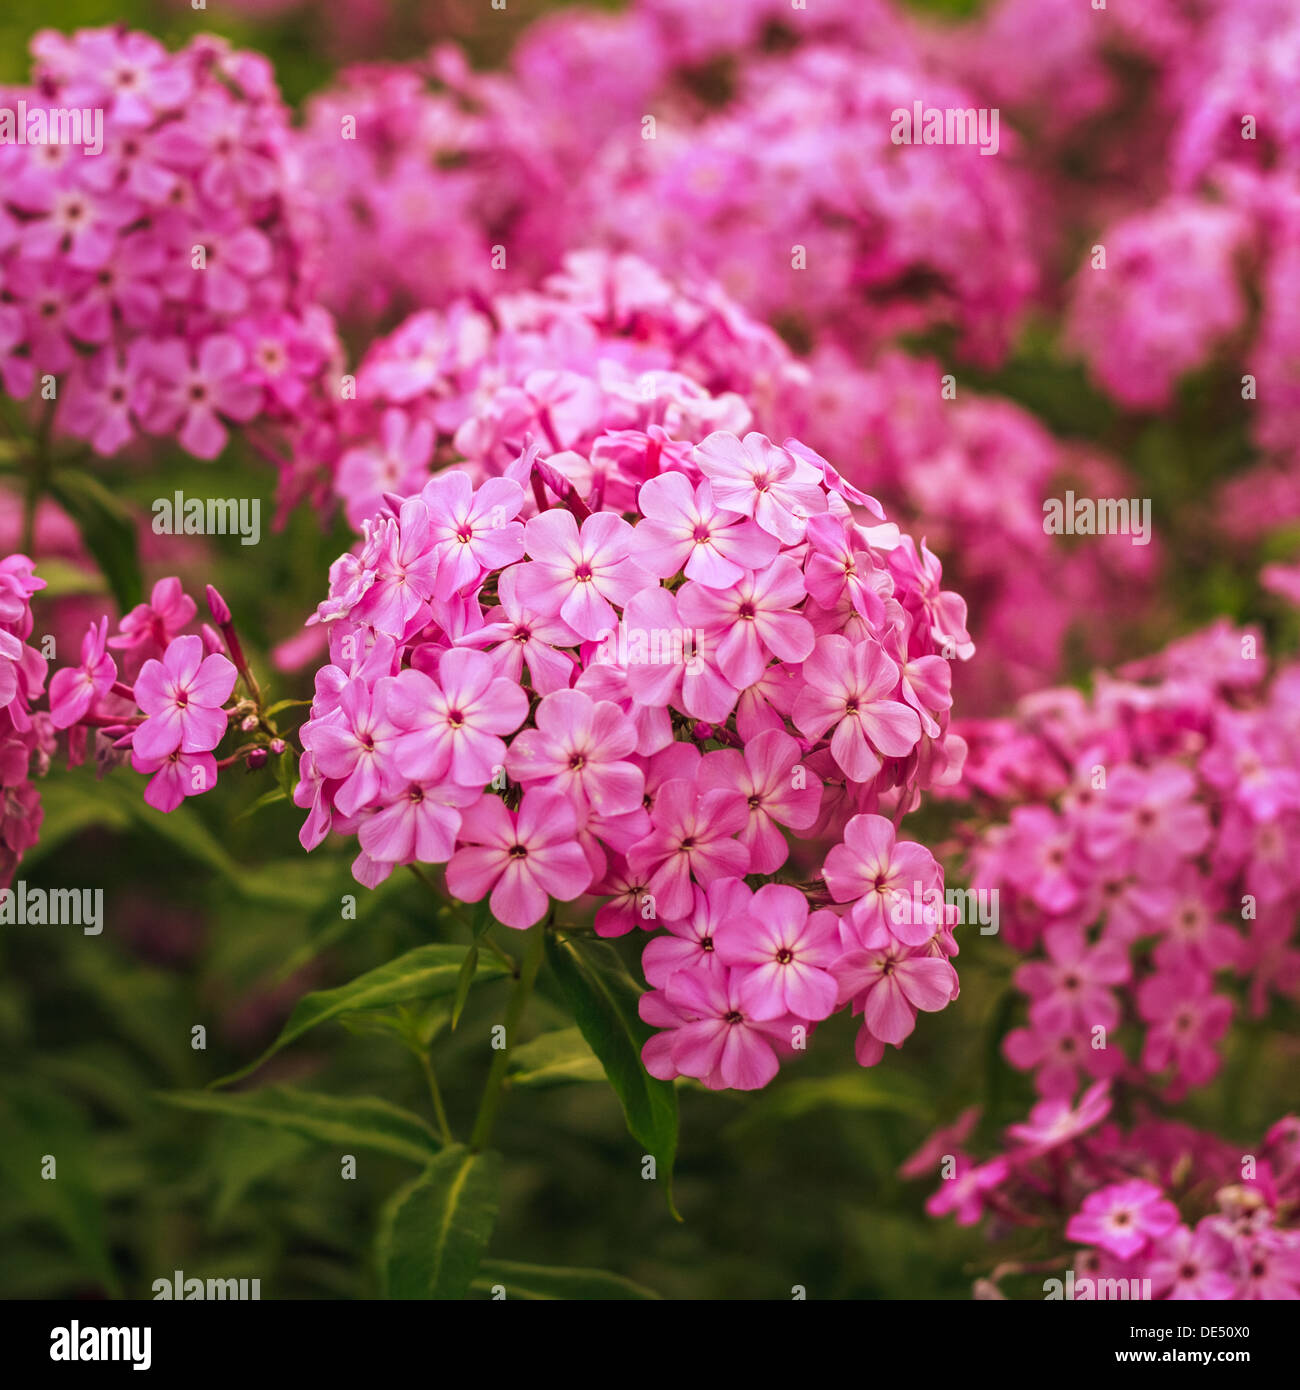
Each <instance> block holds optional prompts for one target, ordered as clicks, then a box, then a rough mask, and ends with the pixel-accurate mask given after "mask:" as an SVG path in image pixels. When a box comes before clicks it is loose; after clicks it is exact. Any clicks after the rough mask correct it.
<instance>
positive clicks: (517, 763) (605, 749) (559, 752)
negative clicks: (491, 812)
mask: <svg viewBox="0 0 1300 1390" xmlns="http://www.w3.org/2000/svg"><path fill="white" fill-rule="evenodd" d="M535 722H536V724H537V727H536V728H535V729H524V730H523V731H522V732H521V733H520V734H519V735H518V736H517V737H516V738H515V741H514V742H513V743H512V744H511V745H510V751H509V753H508V754H507V755H506V771H507V772H508V773H509V774H510V776H511V777H513V778H514V779H515V781H517V782H523V783H526V784H533V783H535V784H537V785H538V786H541V787H544V788H545V789H546V790H548V791H553V792H558V793H559V794H561V795H562V796H566V797H568V798H569V799H570V800H571V801H572V802H573V805H574V808H575V809H576V810H577V811H579V812H580V813H585V812H586V811H587V810H589V809H598V810H599V811H600V813H601V814H602V815H619V814H621V813H622V812H625V811H632V810H636V809H639V808H640V806H641V801H642V797H643V796H644V795H645V775H644V773H642V771H641V769H640V768H639V767H637V766H636V764H635V763H632V762H628V761H627V758H628V755H629V754H631V753H632V752H634V750H635V749H636V729H635V727H634V726H633V724H632V721H631V720H630V719H628V718H627V716H626V715H625V714H624V713H623V712H622V711H621V710H620V709H619V707H618V706H617V705H615V704H612V703H611V702H610V701H608V700H592V699H591V698H590V697H589V696H587V695H584V694H583V692H582V691H581V690H557V691H556V692H555V693H554V694H553V695H548V696H546V698H545V699H544V700H542V701H541V703H540V704H539V705H538V707H537V712H536V716H535Z"/></svg>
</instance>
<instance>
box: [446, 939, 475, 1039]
mask: <svg viewBox="0 0 1300 1390" xmlns="http://www.w3.org/2000/svg"><path fill="white" fill-rule="evenodd" d="M477 969H478V947H477V946H471V947H470V948H469V950H468V951H466V952H465V960H464V963H463V964H462V965H461V967H460V979H458V980H457V981H456V997H455V999H454V1000H453V1001H452V1005H451V1030H452V1032H453V1033H454V1032H455V1031H456V1025H457V1024H458V1023H459V1022H460V1014H461V1010H462V1009H463V1008H464V1007H465V1002H466V1000H468V999H469V987H470V985H472V984H473V983H474V972H475V971H476V970H477Z"/></svg>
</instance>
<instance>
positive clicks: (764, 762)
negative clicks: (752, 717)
mask: <svg viewBox="0 0 1300 1390" xmlns="http://www.w3.org/2000/svg"><path fill="white" fill-rule="evenodd" d="M802 758H803V753H802V751H801V749H800V747H799V745H798V744H797V743H796V742H795V740H794V739H792V738H791V737H790V735H789V734H787V733H783V732H782V731H781V730H780V729H765V730H764V731H763V732H762V733H760V734H759V735H758V736H757V737H755V738H751V739H749V740H748V741H747V742H746V744H745V751H744V752H743V753H741V752H740V751H739V750H738V749H735V748H721V749H718V750H716V751H715V752H712V753H709V754H707V755H706V756H705V758H704V761H703V762H702V763H701V764H700V770H699V773H698V783H699V787H700V790H701V791H729V792H735V793H737V794H738V795H740V796H742V797H744V799H745V805H746V806H747V807H748V809H749V818H748V820H747V822H746V824H745V827H744V829H743V830H741V832H740V834H739V835H738V836H737V837H736V838H737V839H738V840H739V841H740V843H741V844H742V845H744V846H745V848H746V849H747V850H748V851H749V872H750V873H754V874H770V873H775V871H776V870H777V869H779V868H780V867H781V865H782V864H784V863H785V861H786V858H787V856H788V855H789V852H790V850H789V846H788V845H787V844H786V839H785V836H784V835H783V834H782V833H781V828H780V827H781V826H783V825H786V826H789V827H790V828H791V829H792V830H808V829H809V828H811V827H812V826H813V825H814V824H815V823H816V820H817V812H818V810H819V808H820V806H821V800H822V784H821V779H820V778H818V777H814V776H813V775H812V774H811V773H810V772H809V771H808V769H807V768H806V767H805V766H804V764H803V762H802Z"/></svg>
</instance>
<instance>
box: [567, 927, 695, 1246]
mask: <svg viewBox="0 0 1300 1390" xmlns="http://www.w3.org/2000/svg"><path fill="white" fill-rule="evenodd" d="M546 952H547V960H548V961H549V962H550V966H551V969H552V970H553V971H554V972H555V975H556V978H557V979H558V980H559V982H560V988H561V989H562V990H563V991H564V996H565V999H566V1000H567V1002H568V1005H569V1008H570V1009H571V1010H572V1011H573V1018H574V1022H575V1023H577V1025H578V1028H579V1029H580V1030H581V1032H582V1036H583V1037H584V1038H585V1039H586V1040H587V1044H588V1046H589V1047H590V1048H591V1050H592V1051H593V1052H594V1053H595V1054H596V1056H597V1057H598V1058H599V1059H600V1062H601V1065H602V1066H603V1067H604V1069H605V1075H606V1076H607V1077H608V1078H609V1082H610V1085H612V1086H613V1088H614V1091H615V1093H616V1094H617V1096H618V1098H619V1101H620V1103H621V1104H622V1106H623V1115H624V1118H625V1119H626V1121H627V1127H628V1130H629V1132H630V1133H631V1134H632V1136H633V1138H635V1139H636V1140H638V1142H640V1143H641V1144H642V1145H644V1147H645V1151H646V1152H647V1153H649V1154H652V1155H653V1156H654V1159H655V1164H656V1168H657V1171H658V1174H659V1176H660V1178H661V1179H662V1180H663V1184H664V1193H665V1196H666V1197H667V1198H668V1207H669V1210H670V1211H672V1213H673V1215H674V1216H677V1209H676V1208H675V1207H674V1206H673V1197H672V1173H673V1159H674V1158H675V1156H676V1153H677V1093H676V1091H674V1090H673V1087H672V1085H671V1083H669V1082H667V1081H658V1080H656V1079H655V1078H654V1077H653V1076H651V1075H650V1074H649V1072H647V1071H646V1069H645V1066H644V1065H643V1063H642V1061H641V1048H642V1046H643V1045H644V1043H645V1042H646V1040H647V1039H648V1038H649V1037H650V1036H651V1034H652V1033H653V1031H654V1030H653V1029H652V1028H651V1027H650V1026H649V1025H648V1024H646V1023H643V1022H642V1021H641V1016H640V1014H639V1013H638V1012H637V1002H638V1000H639V999H640V997H641V994H642V993H643V991H642V989H641V987H640V986H639V985H638V984H637V983H636V981H635V980H634V979H633V978H632V977H631V976H630V975H629V974H628V973H627V971H626V970H625V969H624V968H623V962H622V961H621V960H620V959H619V957H618V955H617V953H616V952H615V951H614V950H613V949H612V948H611V947H610V946H608V945H607V944H606V943H605V942H603V941H590V942H587V941H584V942H583V945H582V949H581V950H579V949H578V945H577V943H576V942H575V941H574V940H572V939H552V938H549V937H548V939H547V943H546ZM680 1219H681V1218H680V1217H678V1220H680Z"/></svg>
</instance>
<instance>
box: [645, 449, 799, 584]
mask: <svg viewBox="0 0 1300 1390" xmlns="http://www.w3.org/2000/svg"><path fill="white" fill-rule="evenodd" d="M637 505H638V506H639V507H640V509H641V515H642V516H643V517H644V518H645V520H643V521H641V522H639V523H638V525H637V527H636V529H635V532H634V534H633V537H632V552H631V553H632V556H633V558H634V559H635V560H636V561H637V563H638V564H640V565H641V566H642V568H643V569H645V570H646V571H648V572H649V573H650V574H653V575H655V576H656V577H657V578H660V579H667V578H669V577H670V576H671V575H674V574H677V573H679V572H681V571H683V570H684V571H685V573H686V577H687V579H693V580H695V581H696V583H698V584H703V585H705V586H707V587H708V588H710V589H725V588H727V587H728V586H729V585H732V584H735V583H736V582H737V581H738V580H739V579H740V578H741V577H742V575H744V573H745V572H746V571H747V570H761V569H763V568H765V567H766V566H767V565H768V564H770V563H771V562H772V560H774V559H775V558H776V553H777V551H778V550H779V549H780V542H779V541H778V540H777V538H776V537H775V536H771V535H769V534H768V533H767V532H766V531H764V530H763V529H762V528H761V527H760V526H758V525H757V524H756V523H755V522H753V521H751V520H749V519H748V518H746V517H744V516H741V515H739V513H737V512H734V511H727V510H725V509H724V508H722V507H720V506H719V505H718V504H717V502H716V501H715V500H714V497H713V489H712V487H711V486H710V485H709V484H708V483H707V482H703V483H700V484H698V485H697V486H695V487H692V486H691V483H690V480H689V479H687V478H685V477H683V476H682V474H680V473H663V474H661V475H660V476H659V477H657V478H651V479H650V481H649V482H647V483H643V484H642V485H641V491H640V492H639V493H638V495H637Z"/></svg>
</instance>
